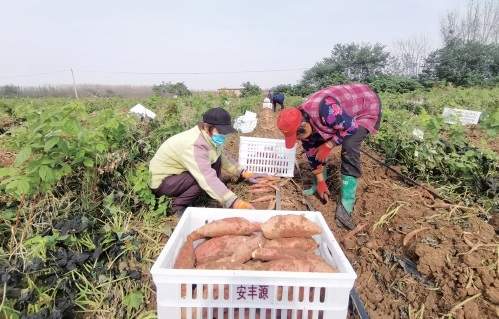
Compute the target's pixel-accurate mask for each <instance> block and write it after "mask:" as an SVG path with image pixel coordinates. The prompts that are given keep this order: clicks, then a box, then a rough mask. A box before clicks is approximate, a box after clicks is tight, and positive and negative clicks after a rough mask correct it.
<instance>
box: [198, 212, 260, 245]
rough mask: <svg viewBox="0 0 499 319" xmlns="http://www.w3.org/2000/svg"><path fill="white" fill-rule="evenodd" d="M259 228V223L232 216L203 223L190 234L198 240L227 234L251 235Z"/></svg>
mask: <svg viewBox="0 0 499 319" xmlns="http://www.w3.org/2000/svg"><path fill="white" fill-rule="evenodd" d="M259 230H260V224H259V223H252V222H250V221H249V220H247V219H246V218H242V217H230V218H223V219H218V220H215V221H212V222H211V223H208V224H206V225H203V226H201V227H199V228H198V229H196V230H195V231H193V232H192V233H191V234H190V235H189V236H191V238H193V239H194V240H196V239H200V238H204V237H220V236H225V235H251V234H252V233H254V232H256V231H259Z"/></svg>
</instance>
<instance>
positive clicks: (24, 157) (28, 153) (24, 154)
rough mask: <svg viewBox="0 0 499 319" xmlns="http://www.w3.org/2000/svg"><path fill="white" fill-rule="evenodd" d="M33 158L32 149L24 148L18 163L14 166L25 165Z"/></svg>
mask: <svg viewBox="0 0 499 319" xmlns="http://www.w3.org/2000/svg"><path fill="white" fill-rule="evenodd" d="M30 156H31V147H29V146H27V147H25V148H23V149H22V150H21V151H20V152H19V154H17V156H16V161H15V162H14V166H15V167H18V166H19V165H21V164H22V163H24V162H25V161H26V160H27V159H28V158H29V157H30Z"/></svg>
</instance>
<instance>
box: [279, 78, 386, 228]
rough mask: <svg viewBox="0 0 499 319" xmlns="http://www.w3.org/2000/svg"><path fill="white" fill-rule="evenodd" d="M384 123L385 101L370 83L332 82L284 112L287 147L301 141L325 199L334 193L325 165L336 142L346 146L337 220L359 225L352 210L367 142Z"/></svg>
mask: <svg viewBox="0 0 499 319" xmlns="http://www.w3.org/2000/svg"><path fill="white" fill-rule="evenodd" d="M380 121H381V101H380V99H379V97H378V95H377V94H376V93H375V92H374V91H373V90H372V89H371V88H370V87H369V86H368V85H365V84H345V85H337V86H331V87H328V88H325V89H322V90H320V91H318V92H315V93H314V94H312V95H311V96H310V97H309V98H308V99H307V100H306V101H305V102H303V103H302V104H301V105H300V106H298V107H295V108H288V109H285V110H283V111H281V112H280V113H279V116H278V118H277V126H278V127H279V129H280V130H281V132H282V133H283V134H284V137H285V141H286V147H287V148H292V147H293V146H294V145H295V143H296V141H297V139H299V140H301V142H302V145H303V148H304V150H305V152H306V155H307V158H308V161H309V163H310V166H311V168H312V171H313V173H314V175H315V183H314V184H315V185H316V191H317V193H318V195H319V197H320V198H321V199H322V200H323V201H327V198H328V196H329V195H330V192H329V189H328V186H327V184H326V181H325V178H324V176H325V172H324V167H325V164H326V161H327V159H328V157H329V154H330V153H331V150H332V149H333V147H335V146H336V145H341V181H342V184H341V194H340V196H339V200H338V202H337V206H336V219H337V220H338V221H339V222H340V223H341V224H343V225H344V226H345V227H347V228H350V229H352V228H354V226H355V225H354V223H353V220H352V212H353V208H354V204H355V195H356V190H357V179H358V178H359V177H360V176H361V163H360V147H361V144H362V141H364V139H365V138H366V137H367V136H368V135H369V134H375V133H376V132H377V130H378V129H379V125H380Z"/></svg>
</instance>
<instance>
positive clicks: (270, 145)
mask: <svg viewBox="0 0 499 319" xmlns="http://www.w3.org/2000/svg"><path fill="white" fill-rule="evenodd" d="M295 159H296V148H295V147H293V148H292V149H287V148H286V146H285V144H284V140H279V139H270V138H260V137H248V136H241V140H240V142H239V165H241V166H242V167H244V168H246V169H248V170H250V171H252V172H254V173H263V174H268V175H273V176H281V177H293V174H294V169H295V167H294V166H295Z"/></svg>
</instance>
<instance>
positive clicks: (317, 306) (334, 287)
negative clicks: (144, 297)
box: [151, 207, 357, 319]
mask: <svg viewBox="0 0 499 319" xmlns="http://www.w3.org/2000/svg"><path fill="white" fill-rule="evenodd" d="M284 214H303V215H304V216H305V217H307V218H309V219H310V220H312V221H313V222H315V223H317V224H318V225H320V226H321V228H322V230H323V231H322V233H321V234H320V235H317V236H314V239H315V241H316V242H317V243H318V244H319V248H318V250H317V252H316V253H318V254H320V255H321V256H322V257H323V258H324V259H325V260H326V261H327V262H328V263H329V264H331V265H333V266H335V267H336V268H337V269H338V270H339V272H338V273H305V272H280V271H247V270H198V269H173V268H172V267H173V264H174V262H175V259H176V256H177V254H178V252H179V250H180V248H181V247H182V245H183V244H184V241H185V239H186V237H187V235H188V234H190V233H191V232H192V231H193V230H194V229H196V228H198V227H200V226H202V225H204V224H205V223H206V222H210V221H213V220H216V219H221V218H226V217H244V218H247V219H248V220H250V221H257V222H264V221H266V220H267V219H269V218H270V217H272V216H275V215H284ZM151 274H152V277H153V281H154V283H155V285H156V292H157V294H156V302H157V309H158V316H159V318H160V319H184V318H185V319H193V318H196V319H200V318H209V319H212V318H214V317H217V318H229V319H238V318H239V319H243V318H244V319H257V318H259V319H271V318H272V319H277V318H282V319H291V318H294V319H298V318H299V319H312V318H313V319H318V318H323V319H340V318H341V319H344V318H346V315H347V308H348V300H349V293H350V290H351V289H352V287H353V284H354V281H355V279H356V277H357V276H356V274H355V272H354V270H353V268H352V266H351V265H350V263H349V262H348V260H347V258H346V257H345V255H344V254H343V251H342V250H341V248H340V246H339V244H338V242H337V241H336V239H335V238H334V236H333V234H332V232H331V230H330V229H329V227H328V226H327V224H326V221H325V220H324V218H323V217H322V214H321V213H320V212H308V211H307V212H300V211H275V210H255V211H251V212H250V211H247V210H236V209H217V208H194V207H189V208H188V209H187V210H186V211H185V213H184V214H183V216H182V218H181V219H180V221H179V223H178V225H177V227H176V228H175V230H174V232H173V234H172V235H171V237H170V239H169V240H168V242H167V244H166V246H165V247H164V249H163V251H162V252H161V254H160V256H159V257H158V259H157V260H156V262H155V263H154V265H153V267H152V269H151ZM201 287H202V289H201ZM182 290H183V292H182ZM194 291H196V294H194ZM201 291H202V293H201ZM218 292H220V293H218ZM242 292H244V294H243V296H244V298H243V297H241V295H242V294H241V293H242ZM217 295H218V296H217ZM286 296H287V298H286ZM236 314H239V316H236Z"/></svg>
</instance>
